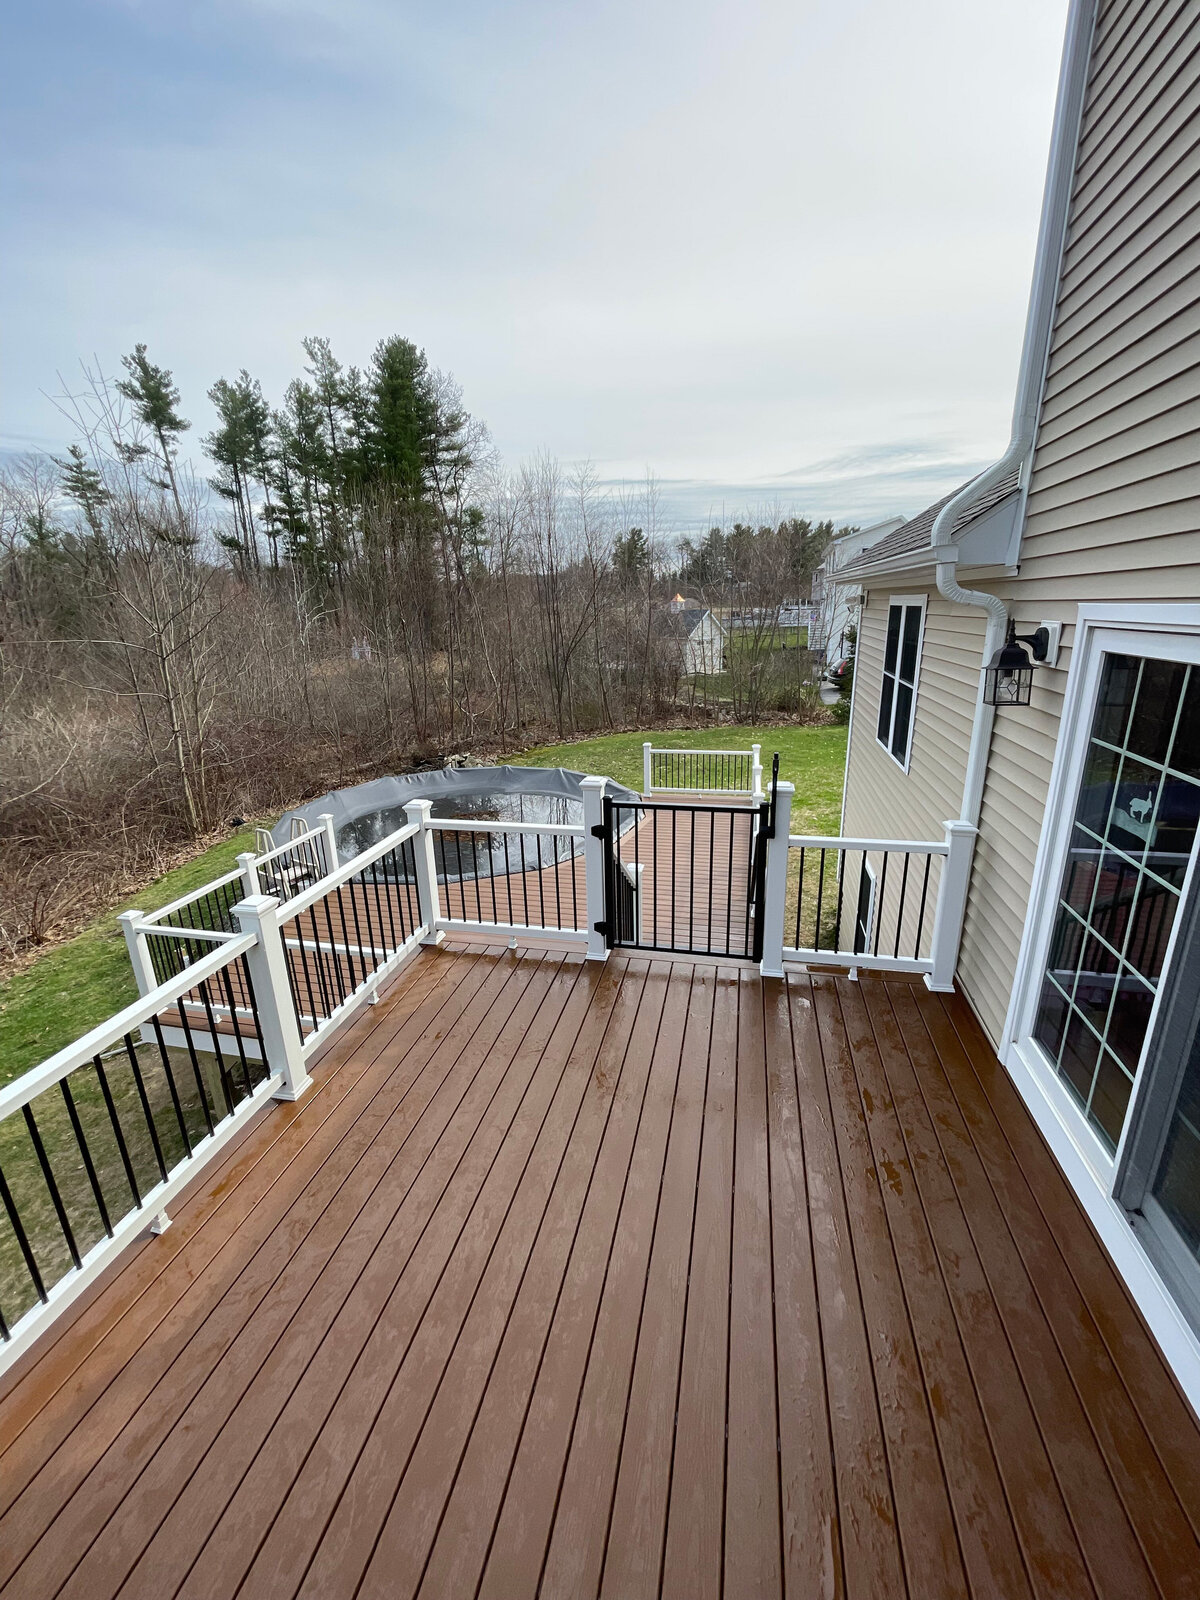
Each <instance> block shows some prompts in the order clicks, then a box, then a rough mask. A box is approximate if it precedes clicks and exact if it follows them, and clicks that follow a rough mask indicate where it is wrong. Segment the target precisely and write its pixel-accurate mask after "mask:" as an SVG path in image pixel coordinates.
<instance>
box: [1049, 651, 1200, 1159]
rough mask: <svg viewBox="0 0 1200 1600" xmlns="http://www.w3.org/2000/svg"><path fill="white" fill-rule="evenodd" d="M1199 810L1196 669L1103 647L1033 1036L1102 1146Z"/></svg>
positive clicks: (1128, 1078)
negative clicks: (1098, 686)
mask: <svg viewBox="0 0 1200 1600" xmlns="http://www.w3.org/2000/svg"><path fill="white" fill-rule="evenodd" d="M1198 819H1200V668H1197V667H1193V666H1188V665H1187V664H1185V663H1183V662H1175V661H1157V660H1152V659H1149V658H1145V659H1143V658H1139V657H1135V656H1127V655H1112V654H1109V655H1106V656H1105V659H1104V664H1103V667H1102V670H1101V674H1100V690H1099V697H1098V699H1097V703H1096V710H1095V713H1094V716H1093V720H1092V728H1091V733H1090V737H1089V742H1088V748H1087V753H1086V756H1085V761H1084V771H1083V779H1082V782H1081V785H1080V790H1079V798H1078V801H1077V804H1076V808H1075V818H1074V826H1073V829H1072V833H1071V840H1070V846H1069V849H1068V852H1067V861H1066V865H1065V867H1064V871H1063V878H1062V883H1061V886H1060V890H1059V897H1058V904H1057V909H1056V913H1055V921H1054V931H1053V934H1052V937H1051V942H1050V954H1049V960H1048V962H1047V967H1046V971H1045V974H1044V976H1043V980H1042V990H1041V995H1040V998H1039V1005H1038V1012H1037V1019H1036V1021H1035V1024H1034V1037H1035V1038H1036V1040H1037V1041H1038V1043H1039V1044H1040V1045H1041V1047H1042V1049H1043V1050H1044V1051H1045V1052H1046V1054H1047V1055H1048V1056H1049V1057H1050V1059H1051V1061H1052V1062H1053V1063H1054V1066H1055V1069H1056V1070H1057V1072H1058V1073H1059V1076H1060V1077H1061V1078H1062V1079H1063V1081H1064V1082H1065V1083H1066V1084H1067V1085H1068V1086H1069V1088H1070V1090H1071V1092H1072V1093H1073V1094H1074V1095H1075V1097H1076V1098H1077V1099H1078V1101H1079V1103H1080V1105H1081V1106H1082V1108H1083V1110H1084V1113H1085V1114H1086V1116H1087V1118H1088V1121H1089V1122H1090V1123H1091V1125H1092V1127H1094V1128H1095V1130H1096V1131H1097V1133H1098V1134H1099V1135H1100V1138H1101V1139H1102V1140H1103V1142H1104V1143H1105V1144H1106V1145H1107V1147H1108V1148H1109V1149H1110V1150H1115V1149H1116V1145H1117V1141H1118V1139H1119V1138H1120V1135H1121V1129H1122V1127H1123V1125H1124V1121H1125V1113H1126V1110H1127V1108H1128V1105H1129V1095H1130V1090H1131V1089H1132V1087H1133V1079H1134V1075H1135V1073H1136V1071H1137V1067H1138V1061H1139V1058H1140V1056H1141V1051H1142V1045H1143V1043H1144V1041H1145V1037H1146V1029H1147V1026H1148V1024H1149V1021H1150V1008H1151V1006H1152V1005H1153V1003H1154V996H1155V993H1156V990H1157V988H1158V984H1159V981H1160V979H1161V977H1162V972H1163V962H1164V959H1165V956H1166V950H1167V941H1168V939H1169V938H1170V934H1171V928H1172V926H1173V924H1174V921H1175V915H1176V912H1177V910H1178V906H1179V895H1180V891H1181V889H1182V886H1183V881H1184V875H1185V873H1186V871H1187V866H1188V862H1189V860H1190V858H1191V853H1192V846H1193V843H1194V841H1195V837H1196V826H1197V820H1198Z"/></svg>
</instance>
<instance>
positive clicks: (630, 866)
mask: <svg viewBox="0 0 1200 1600" xmlns="http://www.w3.org/2000/svg"><path fill="white" fill-rule="evenodd" d="M777 767H778V757H776V770H777ZM773 794H774V783H772V796H773ZM773 815H774V802H773V799H772V801H770V802H768V801H765V800H764V801H762V802H760V803H757V804H752V805H714V804H698V803H697V804H692V803H690V802H687V801H683V802H676V801H659V800H629V801H626V800H611V799H607V798H606V799H605V801H604V822H603V824H602V826H601V827H600V828H598V829H597V830H596V831H597V832H598V833H599V834H600V835H601V837H602V839H603V841H604V861H605V877H604V923H603V925H602V928H601V931H602V932H603V933H604V936H605V938H606V940H607V942H608V945H609V948H610V949H612V948H615V947H618V946H619V947H623V948H633V949H638V950H661V951H663V952H664V953H666V952H669V953H674V954H680V955H710V956H740V957H748V958H750V959H751V960H754V961H759V960H761V959H762V933H763V930H762V902H763V887H764V883H765V878H766V865H767V849H766V846H767V839H768V838H769V836H770V831H771V827H772V824H773Z"/></svg>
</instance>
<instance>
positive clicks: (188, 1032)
mask: <svg viewBox="0 0 1200 1600" xmlns="http://www.w3.org/2000/svg"><path fill="white" fill-rule="evenodd" d="M245 959H246V958H245V956H243V957H242V960H243V961H245ZM179 1020H180V1021H181V1022H182V1024H183V1037H184V1042H185V1044H186V1045H187V1053H188V1058H189V1060H190V1061H191V1064H192V1076H193V1078H195V1080H196V1090H197V1092H198V1093H199V1095H200V1106H201V1109H202V1110H203V1112H204V1126H205V1127H206V1128H207V1129H208V1132H209V1134H210V1135H211V1133H212V1131H213V1119H212V1113H211V1112H210V1111H209V1107H208V1087H207V1085H206V1084H205V1082H204V1074H203V1073H202V1072H201V1070H200V1062H199V1059H198V1058H197V1056H196V1043H195V1040H194V1039H193V1038H192V1025H191V1023H190V1022H189V1021H188V1014H187V1011H186V1009H185V1008H184V1007H183V1006H182V1005H181V1006H180V1007H179ZM232 1109H233V1108H232V1106H231V1107H230V1110H232Z"/></svg>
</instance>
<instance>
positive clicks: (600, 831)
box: [592, 822, 608, 839]
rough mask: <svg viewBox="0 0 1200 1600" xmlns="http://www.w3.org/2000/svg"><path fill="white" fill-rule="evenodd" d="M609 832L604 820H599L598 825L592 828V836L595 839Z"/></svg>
mask: <svg viewBox="0 0 1200 1600" xmlns="http://www.w3.org/2000/svg"><path fill="white" fill-rule="evenodd" d="M607 832H608V829H607V828H606V827H605V826H604V824H603V823H602V822H598V823H597V824H596V826H595V827H594V828H593V829H592V838H593V839H603V837H604V835H605V834H606V833H607Z"/></svg>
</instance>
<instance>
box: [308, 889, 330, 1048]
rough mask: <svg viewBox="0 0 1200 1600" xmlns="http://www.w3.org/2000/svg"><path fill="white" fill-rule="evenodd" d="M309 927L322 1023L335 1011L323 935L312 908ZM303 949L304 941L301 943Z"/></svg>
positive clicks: (309, 911)
mask: <svg viewBox="0 0 1200 1600" xmlns="http://www.w3.org/2000/svg"><path fill="white" fill-rule="evenodd" d="M308 925H309V929H310V931H311V933H312V946H313V948H312V959H313V967H314V968H315V970H316V975H317V988H318V989H319V990H320V994H321V1021H322V1022H324V1021H325V1019H326V1018H327V1017H328V1016H329V1015H330V1013H331V1012H332V1011H333V990H332V988H331V987H330V984H329V974H328V972H327V971H326V970H325V952H324V951H323V950H322V949H321V935H320V932H319V930H318V928H317V917H316V911H315V910H314V908H313V907H312V906H309V908H308ZM301 947H302V948H303V941H301Z"/></svg>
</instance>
